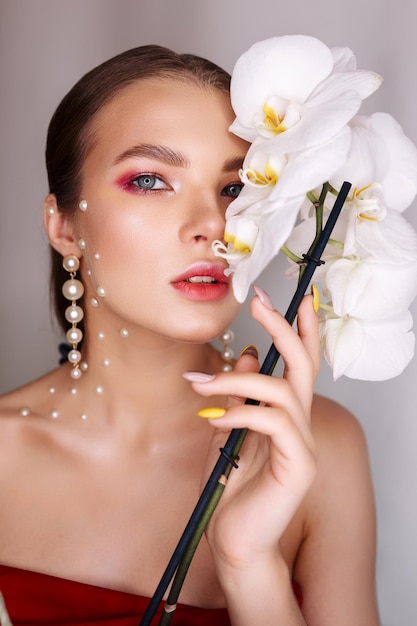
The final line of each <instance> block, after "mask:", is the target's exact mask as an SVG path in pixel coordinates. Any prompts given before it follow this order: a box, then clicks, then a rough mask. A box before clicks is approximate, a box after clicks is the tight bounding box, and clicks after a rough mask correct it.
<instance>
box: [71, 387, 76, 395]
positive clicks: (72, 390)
mask: <svg viewBox="0 0 417 626" xmlns="http://www.w3.org/2000/svg"><path fill="white" fill-rule="evenodd" d="M70 391H71V395H73V396H76V395H77V390H76V388H75V387H73V388H72V389H71V390H70Z"/></svg>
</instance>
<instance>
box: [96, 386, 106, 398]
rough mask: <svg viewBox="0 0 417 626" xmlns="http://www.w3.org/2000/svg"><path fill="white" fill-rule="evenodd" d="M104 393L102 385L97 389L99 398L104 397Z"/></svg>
mask: <svg viewBox="0 0 417 626" xmlns="http://www.w3.org/2000/svg"><path fill="white" fill-rule="evenodd" d="M103 393H104V389H103V387H102V386H101V385H97V387H96V394H97V395H98V396H101V395H103Z"/></svg>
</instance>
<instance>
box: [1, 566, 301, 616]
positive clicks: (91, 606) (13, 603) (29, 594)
mask: <svg viewBox="0 0 417 626" xmlns="http://www.w3.org/2000/svg"><path fill="white" fill-rule="evenodd" d="M0 591H1V592H2V594H3V598H4V601H5V604H6V608H7V611H8V613H9V616H10V619H11V621H12V623H13V626H60V625H63V624H65V625H67V626H75V625H80V624H82V625H83V626H138V625H139V622H140V620H141V619H142V616H143V613H144V611H145V609H146V608H147V606H148V603H149V598H144V597H143V596H137V595H135V594H133V593H126V592H124V591H116V590H113V589H106V588H103V587H97V586H95V585H88V584H85V583H80V582H76V581H72V580H67V579H65V578H57V577H55V576H49V575H48V574H41V573H38V572H32V571H29V570H24V569H19V568H17V567H9V566H7V565H0ZM294 591H295V593H296V595H297V599H298V602H299V604H301V599H300V597H299V595H298V588H297V586H296V585H294ZM162 609H163V604H161V606H160V607H159V609H158V612H157V614H156V616H155V620H154V622H153V623H155V624H158V621H159V617H160V615H161V611H162ZM172 623H173V625H175V626H230V621H229V617H228V614H227V610H226V609H202V608H198V607H194V606H187V605H185V604H178V605H177V609H176V611H175V615H174V617H173V620H172Z"/></svg>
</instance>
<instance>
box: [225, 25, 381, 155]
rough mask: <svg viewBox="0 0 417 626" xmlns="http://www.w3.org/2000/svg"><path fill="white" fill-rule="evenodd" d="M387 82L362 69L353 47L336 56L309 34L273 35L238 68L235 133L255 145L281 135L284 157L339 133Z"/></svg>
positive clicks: (240, 61)
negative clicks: (364, 100) (357, 65)
mask: <svg viewBox="0 0 417 626" xmlns="http://www.w3.org/2000/svg"><path fill="white" fill-rule="evenodd" d="M381 81H382V79H381V77H380V76H378V75H377V74H375V73H374V72H368V71H360V70H356V61H355V58H354V56H353V53H352V52H351V51H350V50H349V49H340V48H337V49H336V50H335V51H334V52H333V51H332V50H331V49H329V48H328V47H327V46H325V44H323V43H322V42H321V41H319V40H318V39H316V38H314V37H310V36H305V35H287V36H283V37H272V38H271V39H266V40H264V41H260V42H258V43H256V44H254V45H253V46H252V47H251V48H250V49H249V50H248V51H247V52H245V53H244V54H243V55H242V56H241V57H240V58H239V59H238V61H237V63H236V65H235V67H234V70H233V74H232V82H231V99H232V106H233V109H234V111H235V113H236V120H235V121H234V122H233V124H232V125H231V127H230V130H231V131H232V132H233V133H235V134H236V135H238V136H240V137H243V138H244V139H246V140H247V141H250V142H252V141H254V140H255V139H256V138H257V137H258V136H259V135H261V136H264V137H275V138H276V140H277V142H278V143H279V144H280V146H281V150H282V152H284V153H290V152H297V151H299V150H304V149H307V148H310V147H313V146H315V145H317V144H319V143H322V142H325V141H327V140H329V139H330V138H331V137H333V136H334V135H335V134H337V133H338V132H339V131H340V130H341V129H342V128H343V126H345V125H346V124H347V123H348V122H349V120H350V119H352V117H353V116H354V115H355V114H356V113H357V111H358V110H359V107H360V105H361V102H362V100H363V99H364V98H366V97H368V96H369V95H370V94H371V93H372V92H373V91H375V89H377V88H378V87H379V85H380V83H381Z"/></svg>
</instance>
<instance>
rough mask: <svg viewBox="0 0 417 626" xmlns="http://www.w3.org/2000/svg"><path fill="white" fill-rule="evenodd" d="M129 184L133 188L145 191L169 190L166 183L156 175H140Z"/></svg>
mask: <svg viewBox="0 0 417 626" xmlns="http://www.w3.org/2000/svg"><path fill="white" fill-rule="evenodd" d="M129 182H130V185H131V186H132V187H136V188H138V189H140V190H143V191H155V190H159V189H167V188H168V186H167V184H166V183H165V181H164V180H162V178H160V177H159V176H157V175H156V174H140V175H139V176H135V177H134V178H132V179H131V180H130V181H129Z"/></svg>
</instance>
